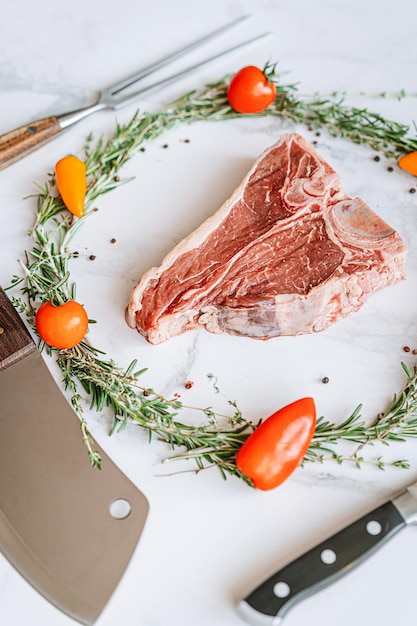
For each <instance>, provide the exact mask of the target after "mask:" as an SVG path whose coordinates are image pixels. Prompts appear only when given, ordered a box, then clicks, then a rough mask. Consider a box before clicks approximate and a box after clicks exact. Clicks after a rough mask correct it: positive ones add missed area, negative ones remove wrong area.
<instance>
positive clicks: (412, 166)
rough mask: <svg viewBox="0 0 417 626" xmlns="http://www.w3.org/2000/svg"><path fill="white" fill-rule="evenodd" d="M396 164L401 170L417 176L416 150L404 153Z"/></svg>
mask: <svg viewBox="0 0 417 626" xmlns="http://www.w3.org/2000/svg"><path fill="white" fill-rule="evenodd" d="M398 165H399V166H400V167H401V169H402V170H404V171H405V172H408V173H409V174H413V176H417V152H410V153H409V154H405V155H404V156H402V157H401V158H400V159H399V160H398Z"/></svg>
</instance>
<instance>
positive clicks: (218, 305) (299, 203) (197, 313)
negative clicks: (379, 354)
mask: <svg viewBox="0 0 417 626" xmlns="http://www.w3.org/2000/svg"><path fill="white" fill-rule="evenodd" d="M406 253H407V249H406V246H405V244H404V241H403V240H402V238H401V237H400V235H399V234H398V233H397V232H396V231H395V230H394V229H393V228H391V227H390V226H388V224H387V223H386V222H384V221H383V220H382V219H381V218H380V217H378V215H376V214H375V213H374V212H373V211H372V210H371V209H370V208H369V207H368V206H367V205H366V204H365V202H363V200H360V199H359V198H354V199H352V198H350V197H349V196H348V195H346V194H345V193H344V191H343V189H342V187H341V182H340V178H339V176H338V174H337V173H336V172H335V171H334V170H333V169H332V168H331V167H330V166H329V165H328V163H326V162H325V161H324V160H323V159H322V158H321V157H320V155H319V154H318V153H317V152H316V150H314V148H312V147H311V146H310V145H309V144H308V143H307V142H306V141H305V140H304V139H303V138H302V137H301V136H299V135H296V134H287V135H285V136H284V137H282V138H281V139H280V141H278V142H277V143H276V144H275V145H273V146H272V147H270V148H268V149H267V150H266V151H265V152H264V153H263V154H262V155H261V156H260V157H259V158H258V159H257V161H256V162H255V163H254V165H253V166H252V169H251V170H250V172H249V173H248V174H247V176H246V177H245V178H244V179H243V181H242V182H241V184H240V185H239V187H238V188H237V189H236V190H235V192H234V193H233V195H232V196H231V197H230V198H229V200H227V201H226V202H225V203H224V204H223V206H222V207H220V209H218V211H217V212H216V213H215V214H214V215H213V216H212V217H210V218H209V219H207V220H206V221H205V222H204V223H203V224H202V225H201V226H200V227H199V228H197V229H196V230H195V231H194V232H192V233H191V234H190V235H189V236H188V237H186V238H185V239H183V240H182V241H180V243H179V244H177V246H176V247H175V248H174V249H173V250H172V251H171V252H170V253H169V254H168V255H167V256H166V257H165V259H164V260H163V261H162V263H161V265H160V266H159V267H154V268H152V269H150V270H148V271H147V272H146V273H145V274H144V275H143V276H142V278H141V279H140V281H139V283H138V285H137V286H136V287H135V289H134V290H133V291H132V294H131V298H130V303H129V305H128V307H127V315H126V317H127V322H128V324H129V326H131V327H132V328H137V330H138V331H139V332H140V333H141V334H142V335H144V337H146V338H147V340H148V341H150V342H151V343H153V344H158V343H161V342H163V341H166V340H167V339H169V338H170V337H173V336H175V335H179V334H180V333H183V332H184V331H186V330H190V329H193V328H196V327H199V326H205V327H206V329H207V330H208V331H210V332H213V333H222V332H227V333H231V334H234V335H242V336H245V337H253V338H257V339H269V338H271V337H277V336H279V335H298V334H301V333H312V332H316V331H321V330H323V329H325V328H327V327H328V326H329V325H330V324H332V323H333V322H336V321H337V320H340V319H341V318H343V317H345V316H347V315H349V313H352V312H353V311H357V310H358V309H359V308H360V307H361V306H362V304H363V303H364V301H365V300H366V298H367V296H368V295H369V294H371V293H372V292H374V291H376V290H378V289H382V288H383V287H385V286H387V285H392V284H393V283H396V282H397V281H399V280H401V279H403V278H404V274H403V267H404V262H405V256H406Z"/></svg>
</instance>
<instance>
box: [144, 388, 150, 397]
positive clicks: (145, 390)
mask: <svg viewBox="0 0 417 626" xmlns="http://www.w3.org/2000/svg"><path fill="white" fill-rule="evenodd" d="M142 395H144V396H150V395H151V392H150V391H149V389H144V390H143V391H142Z"/></svg>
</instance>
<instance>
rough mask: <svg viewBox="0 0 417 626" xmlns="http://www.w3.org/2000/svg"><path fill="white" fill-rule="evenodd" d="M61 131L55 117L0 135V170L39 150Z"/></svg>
mask: <svg viewBox="0 0 417 626" xmlns="http://www.w3.org/2000/svg"><path fill="white" fill-rule="evenodd" d="M61 131H62V126H61V124H60V123H59V120H58V118H57V117H55V116H52V117H45V118H43V119H41V120H37V121H35V122H31V123H30V124H26V125H25V126H21V127H20V128H16V129H15V130H11V131H10V132H8V133H5V134H4V135H0V170H1V169H4V168H6V167H8V166H9V165H11V164H12V163H15V162H16V161H19V159H21V158H23V157H24V156H26V155H27V154H29V153H30V152H33V151H34V150H36V149H37V148H40V147H41V146H42V145H43V144H44V143H46V142H47V141H49V140H50V139H52V137H54V136H55V135H57V134H58V133H59V132H61Z"/></svg>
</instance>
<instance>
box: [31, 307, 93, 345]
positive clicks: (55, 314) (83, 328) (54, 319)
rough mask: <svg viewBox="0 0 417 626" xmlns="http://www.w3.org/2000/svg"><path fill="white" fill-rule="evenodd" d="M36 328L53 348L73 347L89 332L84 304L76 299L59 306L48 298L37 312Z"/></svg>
mask: <svg viewBox="0 0 417 626" xmlns="http://www.w3.org/2000/svg"><path fill="white" fill-rule="evenodd" d="M36 329H37V331H38V333H39V336H40V337H41V339H43V340H44V342H45V343H47V344H48V345H49V346H51V347H52V348H58V349H60V350H64V349H65V348H73V347H74V346H76V345H77V344H78V343H80V341H82V340H83V339H84V337H85V335H86V333H87V329H88V316H87V313H86V311H85V309H84V307H83V306H82V304H79V302H75V300H69V301H68V302H66V303H65V304H61V305H59V306H55V305H54V304H52V302H51V301H50V300H48V301H47V302H44V303H43V304H42V305H41V306H40V307H39V309H38V311H37V313H36Z"/></svg>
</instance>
